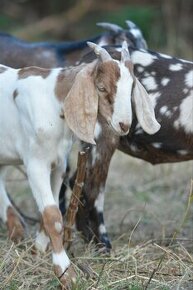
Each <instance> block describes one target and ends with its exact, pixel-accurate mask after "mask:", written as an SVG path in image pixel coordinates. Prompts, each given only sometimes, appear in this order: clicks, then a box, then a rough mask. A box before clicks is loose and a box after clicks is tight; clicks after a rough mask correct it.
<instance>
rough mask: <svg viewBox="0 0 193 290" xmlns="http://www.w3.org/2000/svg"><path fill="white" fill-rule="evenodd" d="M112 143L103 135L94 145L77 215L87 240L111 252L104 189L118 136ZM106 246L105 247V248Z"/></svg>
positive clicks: (77, 220) (80, 227)
mask: <svg viewBox="0 0 193 290" xmlns="http://www.w3.org/2000/svg"><path fill="white" fill-rule="evenodd" d="M112 140H113V142H112V143H110V142H109V143H108V144H105V143H104V138H103V136H101V137H100V139H99V140H98V141H97V146H96V147H94V146H93V147H92V150H91V153H90V155H89V161H88V166H87V172H86V180H85V185H84V188H83V194H82V204H83V205H80V206H79V209H78V213H77V216H76V223H77V228H78V230H79V231H81V232H82V233H83V235H84V237H85V238H86V240H88V241H90V240H94V241H95V242H96V243H97V244H98V245H100V246H102V249H103V250H104V251H107V252H109V251H110V249H111V243H110V240H109V238H108V234H107V231H106V227H105V222H104V216H103V210H104V191H105V184H106V179H107V174H108V169H109V165H110V161H111V158H112V155H113V153H114V151H115V149H116V147H117V142H118V137H117V138H116V137H114V139H112ZM104 247H105V248H104Z"/></svg>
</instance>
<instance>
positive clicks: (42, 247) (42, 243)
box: [35, 231, 50, 253]
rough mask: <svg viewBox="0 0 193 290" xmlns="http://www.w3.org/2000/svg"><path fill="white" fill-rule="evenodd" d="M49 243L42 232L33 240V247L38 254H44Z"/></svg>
mask: <svg viewBox="0 0 193 290" xmlns="http://www.w3.org/2000/svg"><path fill="white" fill-rule="evenodd" d="M49 242H50V239H49V237H48V236H47V235H46V234H45V232H44V231H41V232H38V233H37V236H36V240H35V247H36V249H38V250H39V251H40V252H42V253H45V252H46V250H47V247H48V244H49Z"/></svg>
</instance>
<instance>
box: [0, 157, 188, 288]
mask: <svg viewBox="0 0 193 290" xmlns="http://www.w3.org/2000/svg"><path fill="white" fill-rule="evenodd" d="M15 175H17V178H19V179H22V178H23V177H22V175H20V174H18V173H15V172H10V176H9V181H8V188H9V191H10V192H11V193H14V192H16V194H15V195H13V196H14V199H15V200H16V201H17V204H18V205H19V206H20V207H22V208H23V210H25V213H27V214H30V215H36V213H37V211H36V207H35V204H34V202H33V199H32V197H31V194H30V192H29V189H28V186H27V184H26V182H25V181H20V182H18V181H14V182H13V181H11V180H12V178H13V177H14V176H15ZM191 177H192V163H191V162H186V163H182V164H175V165H162V166H156V167H152V166H151V165H149V164H147V163H145V162H142V161H139V160H136V159H132V158H129V157H128V156H126V155H123V154H121V153H117V154H116V156H115V157H114V160H113V163H112V166H111V171H110V176H109V179H108V184H107V196H106V197H107V198H106V205H105V217H106V221H107V226H108V231H109V233H110V236H111V239H112V241H113V251H112V254H111V256H109V257H105V256H100V255H98V254H97V253H96V251H95V248H94V246H93V245H92V244H90V245H85V244H84V243H83V242H82V240H81V239H80V237H79V236H78V234H77V233H76V237H75V239H74V243H73V245H72V247H71V257H72V261H73V263H74V264H75V268H76V270H77V274H78V285H77V287H76V289H77V290H89V289H90V290H91V289H93V290H94V289H101V290H102V289H103V290H115V289H116V290H126V289H130V290H140V289H160V290H168V289H174V290H176V289H179V290H183V289H184V290H188V289H189V290H190V289H192V285H193V231H192V217H193V214H192V212H193V209H192V195H191V194H192V191H190V181H191ZM26 195H27V198H26ZM24 196H25V199H24ZM34 232H35V228H34V227H29V229H28V233H27V234H26V240H25V241H24V242H22V243H21V244H20V245H18V246H15V245H13V244H12V243H11V242H10V241H8V239H7V234H6V229H5V227H4V226H3V225H2V227H1V231H0V289H3V290H15V289H29V290H31V289H39V290H40V289H41V290H51V289H57V288H58V286H59V281H58V280H57V278H56V277H55V276H54V274H53V272H52V265H51V259H50V253H47V254H46V255H40V254H38V255H37V256H33V255H31V248H32V246H33V241H34V239H33V237H34ZM31 235H32V238H31ZM158 266H159V267H158ZM82 269H84V271H83V272H82ZM85 269H87V270H85ZM150 280H151V281H150Z"/></svg>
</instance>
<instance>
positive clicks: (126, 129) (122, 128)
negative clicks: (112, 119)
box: [119, 122, 129, 133]
mask: <svg viewBox="0 0 193 290" xmlns="http://www.w3.org/2000/svg"><path fill="white" fill-rule="evenodd" d="M119 126H120V128H121V130H122V131H123V132H124V133H126V132H127V131H128V130H129V125H126V124H124V123H122V122H119Z"/></svg>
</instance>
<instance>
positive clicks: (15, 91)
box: [13, 89, 18, 100]
mask: <svg viewBox="0 0 193 290" xmlns="http://www.w3.org/2000/svg"><path fill="white" fill-rule="evenodd" d="M17 95H18V90H17V89H16V90H14V92H13V99H14V100H15V98H16V97H17Z"/></svg>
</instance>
